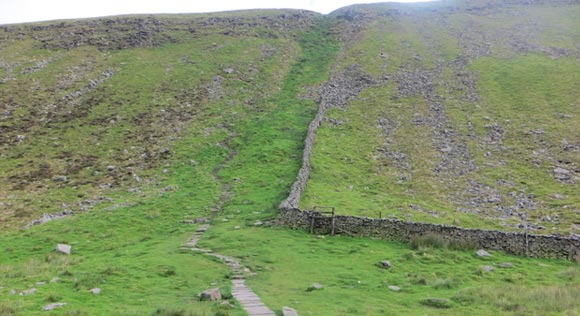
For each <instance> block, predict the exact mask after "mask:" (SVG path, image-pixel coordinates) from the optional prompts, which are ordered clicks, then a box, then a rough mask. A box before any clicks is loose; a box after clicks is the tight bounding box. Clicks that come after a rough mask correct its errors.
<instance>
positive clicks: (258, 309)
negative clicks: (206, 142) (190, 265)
mask: <svg viewBox="0 0 580 316" xmlns="http://www.w3.org/2000/svg"><path fill="white" fill-rule="evenodd" d="M235 136H236V135H235V134H233V133H232V134H230V136H229V137H228V138H227V139H226V140H225V141H224V142H222V143H221V144H220V145H221V146H223V147H225V148H230V147H229V145H228V144H229V142H230V141H231V140H232V139H233V138H234V137H235ZM236 154H237V152H236V151H235V150H233V149H231V148H230V153H229V154H228V156H227V157H226V158H225V159H224V161H222V162H221V163H220V164H218V165H217V166H216V167H215V168H214V169H213V171H212V176H213V178H214V179H215V180H216V181H218V182H222V194H221V196H220V198H219V200H218V201H217V202H216V204H214V205H213V206H212V208H211V211H212V212H211V217H212V218H213V217H215V216H216V215H217V214H218V212H219V211H220V210H221V209H222V207H223V205H224V204H225V202H226V201H227V200H229V198H230V196H231V195H232V192H231V187H230V185H229V184H228V183H225V182H223V181H222V179H221V177H220V176H219V172H220V170H221V169H222V168H223V167H224V165H225V164H227V163H228V162H230V161H231V160H232V159H233V158H234V157H235V156H236ZM209 227H210V225H209V224H202V225H200V226H199V227H198V228H197V230H196V231H195V233H194V234H193V236H192V237H191V238H190V239H189V240H188V241H187V243H186V244H185V245H183V247H184V248H186V249H190V250H192V251H195V252H202V253H205V254H207V255H208V256H212V257H215V258H218V259H220V260H222V261H223V262H224V263H225V264H226V265H227V266H228V267H229V268H230V270H231V271H232V273H233V275H232V285H233V288H232V295H233V297H234V298H235V299H236V300H237V301H238V302H240V305H242V307H243V308H244V310H246V312H247V313H248V315H249V316H276V313H274V312H273V311H272V310H271V309H269V308H268V307H267V306H266V305H264V303H263V302H262V301H261V300H260V297H258V295H256V293H254V291H252V289H250V288H249V287H247V286H246V284H245V280H246V279H245V275H244V272H250V270H249V269H247V268H245V267H244V266H242V264H241V263H240V261H239V260H238V259H236V258H234V257H229V256H224V255H222V254H219V253H214V252H212V251H211V250H207V249H201V248H198V247H197V243H198V242H199V240H200V239H201V237H202V236H203V234H204V233H205V232H206V231H207V230H208V229H209Z"/></svg>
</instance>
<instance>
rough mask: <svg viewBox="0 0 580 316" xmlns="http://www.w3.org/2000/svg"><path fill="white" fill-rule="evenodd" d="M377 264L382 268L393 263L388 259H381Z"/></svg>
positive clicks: (387, 267) (386, 267) (389, 266)
mask: <svg viewBox="0 0 580 316" xmlns="http://www.w3.org/2000/svg"><path fill="white" fill-rule="evenodd" d="M378 266H379V267H381V268H383V269H389V268H391V267H392V266H393V264H392V263H391V262H390V261H386V260H385V261H381V262H379V263H378Z"/></svg>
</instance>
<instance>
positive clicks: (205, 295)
mask: <svg viewBox="0 0 580 316" xmlns="http://www.w3.org/2000/svg"><path fill="white" fill-rule="evenodd" d="M221 299H222V293H221V292H220V289H219V288H214V289H209V290H205V291H203V292H201V293H200V294H199V300H200V301H210V302H213V301H219V300H221Z"/></svg>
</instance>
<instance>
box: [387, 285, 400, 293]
mask: <svg viewBox="0 0 580 316" xmlns="http://www.w3.org/2000/svg"><path fill="white" fill-rule="evenodd" d="M389 290H391V291H394V292H399V291H400V290H401V288H400V287H398V286H396V285H389Z"/></svg>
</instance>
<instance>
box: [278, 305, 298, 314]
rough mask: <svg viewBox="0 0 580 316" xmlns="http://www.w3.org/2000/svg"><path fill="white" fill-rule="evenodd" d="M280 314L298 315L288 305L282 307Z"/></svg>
mask: <svg viewBox="0 0 580 316" xmlns="http://www.w3.org/2000/svg"><path fill="white" fill-rule="evenodd" d="M282 316H298V312H297V311H296V310H295V309H293V308H290V307H286V306H284V307H282Z"/></svg>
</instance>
